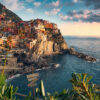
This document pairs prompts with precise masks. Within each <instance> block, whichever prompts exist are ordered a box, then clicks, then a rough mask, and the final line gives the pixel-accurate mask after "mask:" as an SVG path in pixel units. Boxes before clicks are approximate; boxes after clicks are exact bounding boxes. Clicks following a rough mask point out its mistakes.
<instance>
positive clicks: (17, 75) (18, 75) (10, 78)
mask: <svg viewBox="0 0 100 100" xmlns="http://www.w3.org/2000/svg"><path fill="white" fill-rule="evenodd" d="M20 76H21V74H16V75H14V76H11V77H9V78H8V79H7V80H6V82H9V81H10V80H12V79H14V78H16V77H20Z"/></svg>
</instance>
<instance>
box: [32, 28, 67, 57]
mask: <svg viewBox="0 0 100 100" xmlns="http://www.w3.org/2000/svg"><path fill="white" fill-rule="evenodd" d="M57 30H58V29H57ZM67 49H68V46H67V43H66V42H65V40H64V38H63V36H62V35H61V32H60V30H59V31H58V32H57V33H55V32H53V33H52V32H51V33H50V32H48V34H43V33H37V38H36V44H35V45H34V47H33V49H32V50H31V51H32V52H33V54H37V55H52V54H60V53H63V52H64V51H65V50H67Z"/></svg>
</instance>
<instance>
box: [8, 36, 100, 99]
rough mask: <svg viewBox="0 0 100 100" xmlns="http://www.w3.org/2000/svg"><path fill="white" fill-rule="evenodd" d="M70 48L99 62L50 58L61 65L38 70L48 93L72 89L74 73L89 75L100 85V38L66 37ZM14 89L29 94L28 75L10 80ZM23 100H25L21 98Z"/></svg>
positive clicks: (62, 57) (73, 58) (63, 56)
mask: <svg viewBox="0 0 100 100" xmlns="http://www.w3.org/2000/svg"><path fill="white" fill-rule="evenodd" d="M64 38H65V40H66V42H67V44H68V46H69V47H74V48H75V49H76V50H77V51H79V52H82V53H85V54H88V55H90V56H93V57H95V58H97V60H98V61H97V62H95V63H93V62H87V61H85V60H83V59H80V58H78V57H76V56H73V55H68V54H66V55H58V56H53V57H51V58H50V62H51V63H56V64H60V67H58V68H56V69H55V68H50V69H44V70H38V71H36V72H38V73H39V80H38V81H37V86H36V87H38V84H39V82H40V80H43V81H44V86H45V90H46V92H47V91H48V92H51V93H52V92H55V91H58V92H61V91H62V90H63V89H64V88H71V87H72V86H71V84H70V83H69V80H70V79H71V75H72V73H73V72H76V73H88V74H89V75H92V76H93V79H92V81H91V82H93V83H96V84H100V38H79V37H77V38H76V37H64ZM9 83H11V84H13V85H14V87H16V86H18V87H19V91H18V92H20V93H23V94H28V92H29V91H32V88H29V87H27V85H28V81H27V78H26V75H23V76H19V77H16V78H14V79H12V80H9ZM20 99H21V100H23V98H21V97H20Z"/></svg>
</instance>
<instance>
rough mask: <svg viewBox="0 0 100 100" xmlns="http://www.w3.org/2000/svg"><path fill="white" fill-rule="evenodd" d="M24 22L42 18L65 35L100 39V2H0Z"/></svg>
mask: <svg viewBox="0 0 100 100" xmlns="http://www.w3.org/2000/svg"><path fill="white" fill-rule="evenodd" d="M0 3H2V4H4V5H5V6H6V7H7V8H8V9H10V10H11V11H13V12H14V13H16V14H17V15H18V16H19V17H21V18H22V19H23V20H31V19H36V18H41V19H44V20H48V21H50V22H54V23H56V24H57V25H58V27H59V29H60V30H61V32H62V34H63V35H68V36H91V37H100V0H0Z"/></svg>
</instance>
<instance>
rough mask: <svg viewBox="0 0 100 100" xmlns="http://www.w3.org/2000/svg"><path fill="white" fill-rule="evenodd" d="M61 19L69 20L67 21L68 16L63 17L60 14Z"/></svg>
mask: <svg viewBox="0 0 100 100" xmlns="http://www.w3.org/2000/svg"><path fill="white" fill-rule="evenodd" d="M59 17H60V18H61V19H62V20H67V19H68V16H67V15H66V16H64V15H62V14H59Z"/></svg>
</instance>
